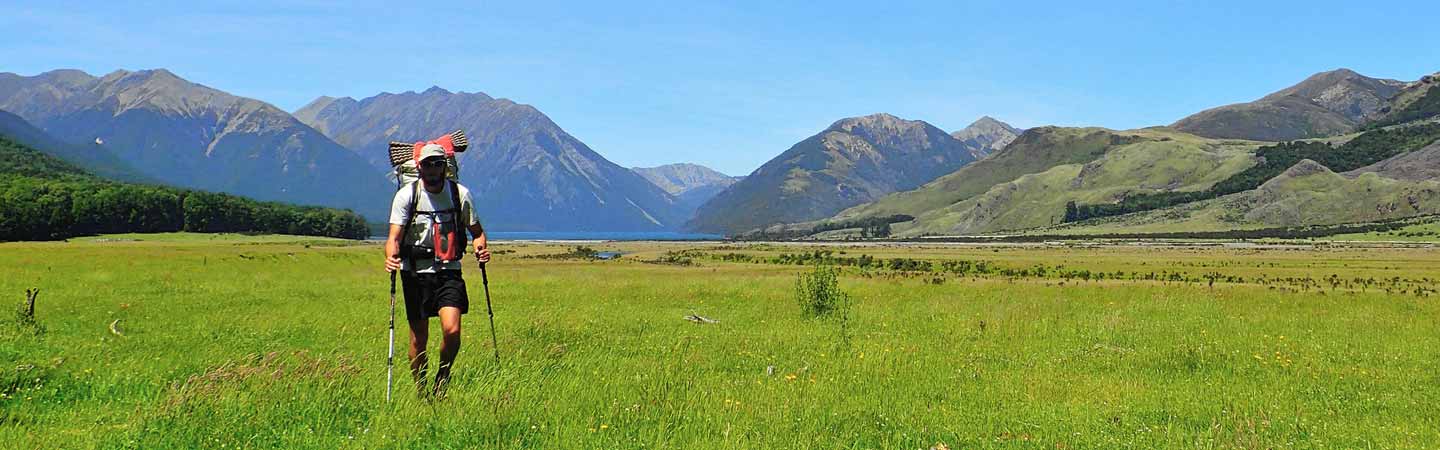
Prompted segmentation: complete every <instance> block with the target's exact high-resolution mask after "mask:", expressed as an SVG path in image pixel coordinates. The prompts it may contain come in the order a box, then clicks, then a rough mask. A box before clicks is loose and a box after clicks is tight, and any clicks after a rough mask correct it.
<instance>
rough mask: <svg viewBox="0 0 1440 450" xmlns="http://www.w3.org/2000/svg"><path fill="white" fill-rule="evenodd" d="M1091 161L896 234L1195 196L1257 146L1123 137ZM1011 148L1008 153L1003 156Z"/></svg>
mask: <svg viewBox="0 0 1440 450" xmlns="http://www.w3.org/2000/svg"><path fill="white" fill-rule="evenodd" d="M1125 133H1128V134H1129V136H1131V139H1129V140H1130V141H1131V142H1128V143H1123V144H1119V145H1111V146H1106V147H1105V148H1104V150H1105V152H1104V153H1103V155H1101V156H1100V157H1098V158H1095V159H1094V160H1093V161H1089V162H1083V163H1070V164H1060V165H1056V166H1053V167H1050V168H1049V169H1047V170H1044V171H1041V172H1038V173H1032V174H1027V175H1023V176H1020V177H1018V178H1016V179H1014V180H1013V181H1008V182H1004V183H999V184H996V185H994V186H992V187H990V188H989V189H987V190H986V191H985V192H984V193H982V194H980V195H976V196H973V197H971V198H968V199H965V200H963V201H959V202H956V203H954V204H951V205H949V206H946V207H944V208H940V209H936V210H932V211H927V212H924V213H922V214H920V215H918V216H916V217H917V218H916V220H914V221H913V222H909V223H903V224H895V225H893V226H892V232H893V233H895V234H896V235H899V236H918V235H951V234H974V233H988V232H996V231H1004V230H1018V229H1025V228H1034V227H1044V226H1050V225H1055V224H1058V223H1060V222H1061V221H1062V220H1063V218H1064V216H1065V212H1066V205H1067V204H1068V203H1070V202H1077V203H1096V202H1111V201H1115V200H1116V199H1119V198H1124V197H1126V196H1129V195H1134V194H1136V193H1154V192H1195V191H1202V190H1205V189H1208V188H1210V187H1211V186H1213V185H1214V184H1215V183H1217V182H1220V181H1221V180H1224V179H1226V178H1228V177H1230V176H1231V175H1233V174H1236V173H1240V172H1242V171H1245V170H1246V169H1248V168H1250V167H1252V166H1254V165H1255V158H1254V154H1253V152H1254V149H1255V148H1256V146H1258V143H1254V142H1248V141H1230V140H1214V139H1206V138H1201V137H1198V136H1194V135H1189V134H1185V133H1180V132H1175V131H1172V130H1168V129H1163V128H1157V129H1146V130H1138V131H1132V132H1125ZM1011 148H1014V147H1009V148H1007V149H1006V150H1007V151H1008V150H1010V149H1011Z"/></svg>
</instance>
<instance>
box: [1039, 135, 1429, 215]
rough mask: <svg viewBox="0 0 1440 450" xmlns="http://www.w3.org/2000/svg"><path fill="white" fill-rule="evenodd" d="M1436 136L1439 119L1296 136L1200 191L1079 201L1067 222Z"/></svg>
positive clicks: (1347, 166) (1393, 150) (1378, 155)
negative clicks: (1348, 135)
mask: <svg viewBox="0 0 1440 450" xmlns="http://www.w3.org/2000/svg"><path fill="white" fill-rule="evenodd" d="M1437 139H1440V124H1433V123H1432V124H1420V125H1416V126H1408V127H1397V128H1393V129H1380V130H1372V131H1368V132H1365V133H1363V134H1360V135H1359V136H1355V137H1354V138H1352V139H1349V140H1348V141H1346V142H1345V143H1343V144H1340V145H1338V146H1333V145H1331V144H1330V143H1328V142H1309V141H1296V142H1285V143H1280V144H1276V145H1272V146H1267V147H1262V148H1260V149H1259V150H1257V151H1256V152H1255V153H1256V156H1257V157H1259V159H1260V161H1261V163H1259V164H1256V165H1255V166H1253V167H1250V168H1249V169H1246V170H1244V171H1242V172H1240V173H1236V174H1234V175H1232V176H1231V177H1229V178H1226V179H1225V180H1223V181H1220V182H1219V183H1216V184H1215V185H1214V186H1212V187H1210V188H1209V189H1205V190H1203V191H1193V192H1174V191H1168V192H1157V193H1150V194H1138V195H1130V196H1126V197H1124V198H1123V199H1120V200H1119V201H1106V202H1102V203H1092V204H1077V205H1076V206H1075V207H1073V208H1069V209H1068V211H1067V213H1066V215H1065V219H1064V221H1065V222H1075V221H1081V220H1086V219H1092V218H1098V217H1109V216H1118V215H1122V214H1129V213H1134V212H1140V211H1148V210H1153V209H1161V208H1167V207H1171V206H1175V205H1180V204H1185V203H1191V202H1196V201H1201V200H1207V199H1212V198H1217V197H1220V196H1223V195H1229V194H1234V193H1237V192H1243V191H1248V190H1251V189H1255V188H1258V187H1260V185H1261V184H1262V183H1264V182H1266V181H1267V180H1270V179H1271V178H1274V177H1275V176H1277V175H1280V174H1281V173H1282V172H1284V171H1285V170H1286V169H1289V168H1290V167H1292V166H1294V165H1295V164H1296V163H1299V162H1300V161H1301V160H1304V159H1310V160H1314V161H1315V162H1318V163H1320V164H1321V165H1323V166H1325V167H1327V168H1331V169H1333V170H1337V171H1342V172H1343V171H1349V170H1355V169H1359V168H1361V167H1364V166H1366V165H1370V164H1374V163H1376V162H1380V161H1383V160H1385V159H1387V158H1391V157H1393V156H1396V155H1400V154H1403V153H1407V152H1411V151H1415V150H1418V149H1420V148H1421V147H1424V146H1426V145H1429V144H1430V143H1432V142H1435V141H1436V140H1437Z"/></svg>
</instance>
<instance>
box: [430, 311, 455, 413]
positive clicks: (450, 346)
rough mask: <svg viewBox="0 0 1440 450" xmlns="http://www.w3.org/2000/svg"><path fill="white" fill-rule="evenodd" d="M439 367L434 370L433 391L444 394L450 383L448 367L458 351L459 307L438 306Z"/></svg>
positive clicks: (452, 363) (453, 361) (453, 362)
mask: <svg viewBox="0 0 1440 450" xmlns="http://www.w3.org/2000/svg"><path fill="white" fill-rule="evenodd" d="M440 331H441V334H442V336H443V340H441V341H440V368H439V369H436V370H435V393H436V394H444V393H445V387H446V386H447V385H448V384H449V383H450V367H451V366H452V365H454V364H455V355H457V354H459V353H460V308H456V307H454V306H446V307H442V308H440Z"/></svg>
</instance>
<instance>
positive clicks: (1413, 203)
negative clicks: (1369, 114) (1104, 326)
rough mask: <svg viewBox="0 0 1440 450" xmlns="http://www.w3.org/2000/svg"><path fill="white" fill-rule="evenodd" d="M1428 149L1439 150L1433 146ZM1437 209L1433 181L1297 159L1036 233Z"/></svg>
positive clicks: (1281, 222)
mask: <svg viewBox="0 0 1440 450" xmlns="http://www.w3.org/2000/svg"><path fill="white" fill-rule="evenodd" d="M1436 151H1440V148H1437V149H1436ZM1436 213H1440V182H1437V181H1435V180H1433V179H1428V180H1401V179H1395V178H1391V177H1388V176H1386V174H1385V173H1383V172H1364V173H1357V172H1352V173H1348V174H1337V173H1335V172H1333V171H1331V170H1330V169H1329V168H1326V167H1325V166H1323V165H1321V164H1320V163H1317V162H1315V161H1312V160H1309V159H1305V160H1302V161H1300V162H1299V163H1297V164H1296V165H1294V166H1292V167H1291V168H1289V169H1287V170H1286V171H1285V172H1284V173H1281V174H1280V175H1279V176H1276V177H1275V178H1273V179H1271V180H1269V181H1267V182H1265V184H1263V185H1261V186H1260V187H1259V188H1257V189H1254V190H1250V191H1245V192H1241V193H1236V194H1231V195H1227V196H1224V197H1220V198H1216V199H1210V200H1205V201H1200V202H1195V203H1189V204H1185V205H1180V206H1176V207H1172V208H1166V209H1161V210H1154V211H1145V212H1140V213H1135V214H1128V215H1124V216H1117V217H1109V218H1103V219H1095V220H1089V221H1085V222H1077V223H1074V224H1067V225H1066V226H1062V227H1056V228H1052V229H1046V230H1036V232H1040V233H1044V234H1109V233H1161V232H1186V231H1215V230H1238V229H1256V228H1272V227H1293V226H1302V225H1327V224H1339V223H1361V222H1375V221H1385V220H1393V219H1400V218H1405V217H1412V216H1419V215H1426V214H1436Z"/></svg>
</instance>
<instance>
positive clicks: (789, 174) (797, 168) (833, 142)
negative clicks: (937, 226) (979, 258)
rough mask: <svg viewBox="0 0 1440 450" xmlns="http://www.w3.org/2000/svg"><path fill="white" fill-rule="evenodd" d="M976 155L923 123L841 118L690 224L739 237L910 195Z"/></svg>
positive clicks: (887, 118)
mask: <svg viewBox="0 0 1440 450" xmlns="http://www.w3.org/2000/svg"><path fill="white" fill-rule="evenodd" d="M974 155H975V148H974V147H970V146H968V145H966V144H965V143H963V142H960V141H959V140H957V139H955V138H954V137H952V136H950V135H949V134H948V133H946V132H944V131H942V130H940V129H939V128H935V126H933V125H930V124H929V123H926V122H924V121H920V120H906V119H902V118H899V117H896V116H894V115H891V114H886V113H879V114H871V115H867V116H861V117H849V118H845V119H840V120H838V121H835V122H834V123H833V124H832V125H831V126H830V127H829V128H826V129H825V130H824V131H821V132H820V133H818V134H816V135H814V136H811V137H809V138H806V139H805V140H802V141H800V142H798V143H796V144H795V145H793V146H791V147H790V149H789V150H786V151H785V152H783V153H781V154H780V155H779V156H776V157H775V158H773V159H771V160H770V161H768V162H766V163H765V164H764V165H761V166H760V168H759V169H756V170H755V171H754V172H753V173H751V174H750V175H749V176H747V177H745V179H744V180H741V181H740V182H738V183H735V184H734V185H732V186H730V187H729V188H727V189H726V190H725V191H724V192H721V193H720V194H718V195H716V196H715V198H713V199H710V201H708V202H706V203H705V204H704V205H703V206H701V207H700V209H699V210H698V211H697V212H696V215H695V218H694V219H692V220H691V222H690V224H689V226H690V227H691V228H693V229H695V230H699V231H708V232H722V233H742V232H746V231H749V230H752V229H755V228H765V227H769V226H772V225H775V224H779V223H796V222H805V221H810V220H814V219H819V218H824V217H829V216H831V215H833V214H835V213H836V212H839V211H840V210H842V209H845V208H848V207H851V206H855V205H858V204H860V203H864V202H869V201H873V200H875V199H877V198H879V197H881V196H883V195H886V194H889V193H892V192H896V191H902V190H910V189H914V188H916V187H918V186H920V185H921V184H923V183H926V182H928V181H930V180H933V179H935V178H936V177H939V176H941V175H944V174H947V173H950V172H953V171H955V170H956V169H958V168H960V167H962V166H964V165H966V164H969V163H970V162H972V161H974V160H975V156H974Z"/></svg>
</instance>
